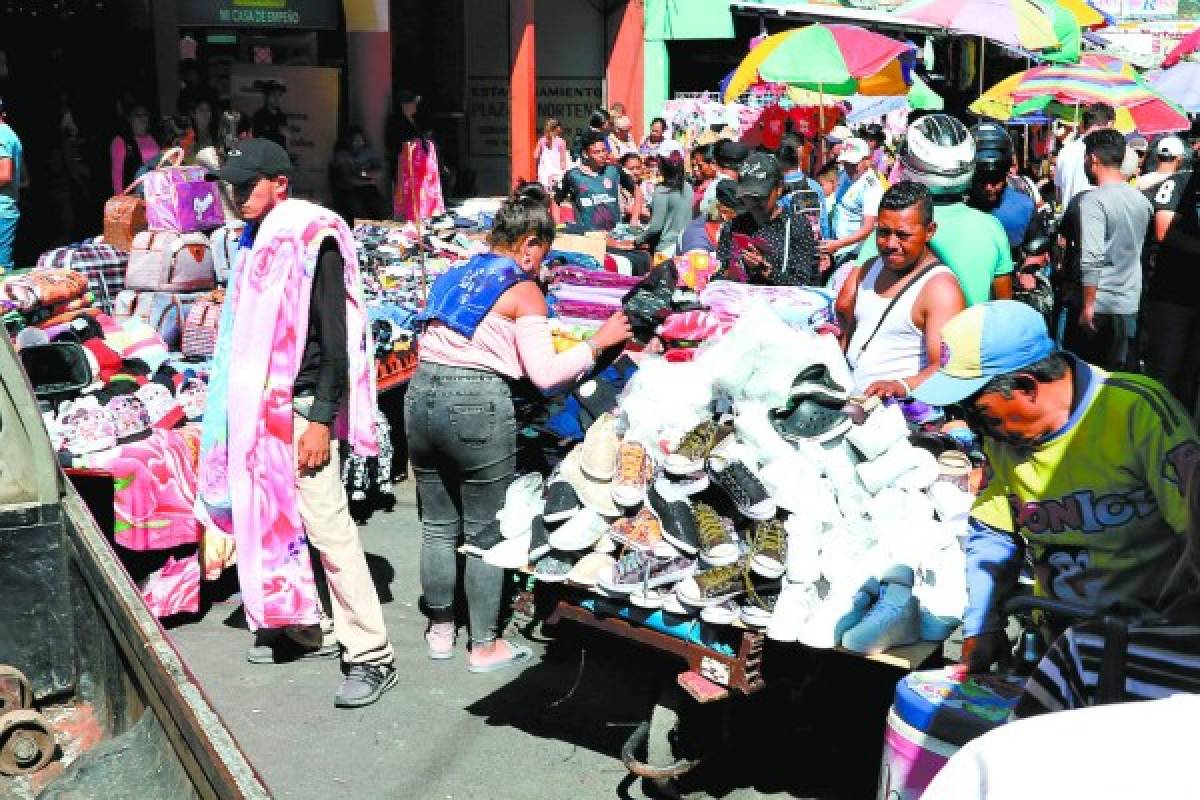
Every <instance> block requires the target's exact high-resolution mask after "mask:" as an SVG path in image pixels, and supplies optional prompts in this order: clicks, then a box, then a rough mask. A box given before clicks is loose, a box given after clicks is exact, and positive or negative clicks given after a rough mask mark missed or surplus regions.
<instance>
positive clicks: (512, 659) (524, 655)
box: [467, 639, 533, 673]
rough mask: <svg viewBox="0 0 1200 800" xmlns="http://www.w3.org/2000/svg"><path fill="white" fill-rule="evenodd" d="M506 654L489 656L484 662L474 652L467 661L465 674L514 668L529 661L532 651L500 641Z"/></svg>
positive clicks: (504, 640) (503, 640)
mask: <svg viewBox="0 0 1200 800" xmlns="http://www.w3.org/2000/svg"><path fill="white" fill-rule="evenodd" d="M499 641H500V642H503V644H504V646H505V648H506V650H507V653H506V654H504V655H491V656H489V657H488V658H487V659H486V660H484V659H480V658H477V657H476V654H475V653H474V652H472V653H471V656H470V657H468V659H467V672H475V673H486V672H496V671H498V670H502V669H508V668H509V667H515V666H517V665H519V664H524V663H525V662H526V661H528V660H529V659H531V658H533V651H532V650H530V649H529V648H528V647H526V646H525V645H523V644H515V643H513V642H510V641H508V640H507V639H501V640H499Z"/></svg>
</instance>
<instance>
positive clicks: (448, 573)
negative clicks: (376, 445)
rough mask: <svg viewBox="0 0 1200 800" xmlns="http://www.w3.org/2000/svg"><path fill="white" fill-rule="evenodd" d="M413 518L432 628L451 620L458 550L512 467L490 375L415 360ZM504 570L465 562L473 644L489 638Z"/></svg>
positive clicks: (508, 412) (503, 401)
mask: <svg viewBox="0 0 1200 800" xmlns="http://www.w3.org/2000/svg"><path fill="white" fill-rule="evenodd" d="M404 424H405V428H406V430H407V433H408V452H409V458H410V459H411V461H412V468H413V474H414V476H415V477H416V481H417V501H418V503H419V506H420V515H421V536H422V538H421V590H422V593H423V594H424V597H425V605H426V607H427V608H428V610H429V616H430V619H431V620H432V621H433V622H448V621H450V620H452V619H453V618H454V589H455V583H456V580H457V573H458V571H457V566H458V555H457V550H456V548H457V547H458V543H459V540H460V539H461V537H462V536H463V535H464V534H466V535H471V534H473V533H475V532H477V531H479V530H481V529H482V528H483V527H484V526H486V525H487V524H488V522H489V521H491V520H493V519H495V517H496V512H497V511H499V510H500V508H501V507H502V506H503V505H504V493H505V491H506V490H507V489H508V486H509V484H510V483H512V480H513V474H514V470H515V467H516V444H517V423H516V419H515V417H514V416H513V403H512V394H511V391H510V389H509V386H508V383H507V382H506V381H505V379H504V378H502V377H500V376H499V375H496V374H495V373H492V372H486V371H483V370H474V369H465V368H462V367H448V366H443V365H441V364H434V363H430V362H425V361H422V362H421V364H420V365H419V366H418V367H417V371H416V374H415V375H413V378H412V381H411V382H410V383H409V386H408V393H407V396H406V397H405V400H404ZM503 582H504V571H503V570H502V569H500V568H498V567H493V566H491V565H490V564H486V563H484V561H483V560H482V559H479V558H468V559H467V563H466V570H465V575H464V586H463V591H464V593H465V594H466V596H467V607H468V608H467V610H468V624H469V631H470V636H471V642H472V643H473V644H486V643H488V642H490V641H492V640H494V639H495V638H496V625H497V618H498V616H499V614H500V595H501V592H502V591H503Z"/></svg>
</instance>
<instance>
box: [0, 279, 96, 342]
mask: <svg viewBox="0 0 1200 800" xmlns="http://www.w3.org/2000/svg"><path fill="white" fill-rule="evenodd" d="M95 299H96V297H95V294H94V293H93V292H92V291H91V290H90V289H89V288H88V280H87V277H86V276H84V275H83V274H82V273H79V272H75V271H74V270H70V269H45V270H39V271H36V272H28V273H23V274H17V275H11V276H9V277H7V278H5V279H4V282H3V283H2V284H0V311H2V312H3V314H4V321H5V327H7V328H8V329H9V330H10V331H13V332H15V331H17V330H20V329H21V328H24V327H26V326H29V325H39V326H40V325H46V326H54V325H59V324H62V323H66V322H70V321H71V320H72V319H74V318H75V317H76V316H78V314H77V313H75V312H80V311H83V310H84V309H88V308H91V307H92V304H93V303H94V302H95Z"/></svg>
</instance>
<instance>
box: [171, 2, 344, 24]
mask: <svg viewBox="0 0 1200 800" xmlns="http://www.w3.org/2000/svg"><path fill="white" fill-rule="evenodd" d="M338 1H339V0H176V2H177V3H178V4H179V5H178V8H179V12H178V13H179V25H180V26H182V27H196V28H310V29H311V28H325V29H331V30H332V29H335V28H337V23H338Z"/></svg>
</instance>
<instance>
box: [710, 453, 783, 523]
mask: <svg viewBox="0 0 1200 800" xmlns="http://www.w3.org/2000/svg"><path fill="white" fill-rule="evenodd" d="M708 474H709V477H710V478H711V479H712V482H713V483H715V484H716V485H717V488H719V489H720V490H721V491H723V492H725V494H727V495H729V499H731V500H732V501H733V503H734V505H736V506H737V509H738V511H740V512H741V513H742V515H743V516H745V517H746V518H747V519H754V520H762V519H770V518H771V517H773V516H775V512H776V510H777V509H776V506H775V501H774V500H773V499H771V496H770V495H769V494H767V490H766V487H764V486H763V485H762V481H760V480H759V479H758V477H757V476H755V474H754V473H753V472H751V471H750V468H749V467H747V466H746V465H745V464H743V463H742V462H741V461H740V460H736V459H727V458H724V457H716V456H714V457H712V458H709V459H708Z"/></svg>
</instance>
